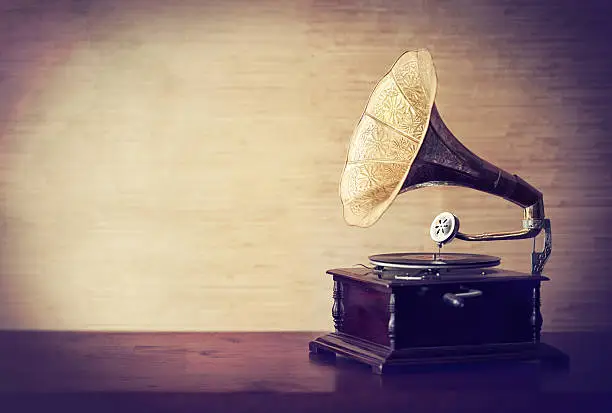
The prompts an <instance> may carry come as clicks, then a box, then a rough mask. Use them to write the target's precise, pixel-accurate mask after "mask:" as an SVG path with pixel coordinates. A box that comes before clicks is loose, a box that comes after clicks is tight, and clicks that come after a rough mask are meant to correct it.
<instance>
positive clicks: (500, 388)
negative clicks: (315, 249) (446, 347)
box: [0, 332, 612, 413]
mask: <svg viewBox="0 0 612 413" xmlns="http://www.w3.org/2000/svg"><path fill="white" fill-rule="evenodd" d="M321 334H323V333H317V332H285V333H282V332H271V333H242V332H237V333H103V332H100V333H95V332H0V411H13V410H10V409H6V410H5V408H6V407H7V406H11V407H15V406H17V407H18V409H16V410H14V411H41V409H42V410H49V409H50V408H52V409H51V410H52V411H73V410H74V411H85V410H84V409H86V411H88V412H90V411H110V410H112V411H118V410H125V411H127V410H129V411H132V412H134V411H151V410H154V411H160V410H161V411H248V412H258V411H262V412H263V411H266V412H268V411H270V410H272V411H283V410H291V411H292V413H293V412H305V411H317V412H320V411H351V412H355V411H371V410H372V409H376V410H379V409H383V408H384V409H399V411H406V409H407V408H410V409H411V410H413V411H414V410H416V411H427V412H438V411H449V412H462V411H466V412H467V411H469V412H474V411H488V412H504V411H508V412H510V411H512V412H517V411H520V412H525V411H542V410H544V411H549V410H550V411H555V412H564V411H580V412H594V411H602V412H612V361H610V359H609V358H608V357H607V355H608V351H609V350H610V349H611V348H612V334H610V333H593V332H589V333H554V334H553V333H550V334H546V333H545V334H544V335H543V341H545V342H547V343H549V344H551V345H553V346H555V347H557V348H559V349H561V350H562V351H564V352H565V353H566V354H567V355H568V356H569V357H570V366H569V367H568V368H563V367H556V368H543V367H542V366H540V365H539V364H537V363H524V362H523V363H520V362H512V363H503V364H502V363H496V364H490V363H488V364H479V365H465V366H446V367H424V368H418V369H413V370H411V371H409V372H405V373H402V374H395V375H390V376H377V375H374V374H372V373H371V370H370V368H369V367H367V366H364V365H361V364H358V363H355V362H352V361H349V360H346V359H340V358H339V359H337V360H336V361H335V362H334V361H328V360H322V359H318V358H315V357H313V356H311V355H309V352H308V342H309V341H310V340H311V339H313V338H315V337H317V336H318V335H321ZM122 408H124V409H122Z"/></svg>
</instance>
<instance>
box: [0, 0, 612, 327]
mask: <svg viewBox="0 0 612 413" xmlns="http://www.w3.org/2000/svg"><path fill="white" fill-rule="evenodd" d="M10 3H13V4H12V5H11V4H10ZM18 3H20V4H21V5H22V6H20V7H23V8H22V9H21V10H15V8H16V7H17V6H16V4H18ZM343 3H344V4H342V5H335V3H334V2H320V1H305V0H304V1H299V2H289V1H288V2H274V1H260V2H250V1H247V0H244V1H226V2H212V1H209V2H205V1H202V2H196V1H177V2H161V1H145V0H139V1H138V0H130V1H118V0H117V1H106V2H97V3H96V2H93V3H92V4H91V5H88V4H87V3H85V2H71V1H58V2H53V3H52V4H47V5H45V6H43V5H41V4H44V2H40V4H38V3H37V2H29V4H28V2H25V5H24V2H16V1H13V2H3V4H4V6H3V10H4V11H3V12H2V13H1V14H0V30H2V32H0V42H2V43H0V45H1V46H2V49H1V50H2V54H1V55H0V70H1V74H2V78H1V81H0V96H2V99H1V101H0V105H1V106H0V122H1V123H0V128H1V129H0V133H1V136H2V141H1V143H2V148H1V150H2V158H1V161H2V163H1V165H2V169H1V176H0V178H1V185H2V187H1V195H0V196H1V200H2V204H1V208H2V209H1V210H0V212H1V214H2V216H1V218H2V222H1V223H2V227H1V229H2V233H1V236H2V239H1V242H2V244H1V251H0V252H1V256H0V328H25V329H78V330H82V329H94V330H106V329H108V330H277V329H282V330H306V329H329V328H331V323H330V316H329V314H330V305H331V299H330V296H331V281H330V280H329V279H328V277H326V276H324V272H325V270H326V269H328V268H333V267H339V266H350V265H353V264H356V263H366V262H367V256H368V255H369V254H371V253H375V252H390V251H429V250H431V249H432V244H431V242H430V241H429V237H428V227H429V223H430V221H431V219H432V218H433V216H435V214H437V213H438V212H440V211H441V210H451V211H454V212H455V213H456V214H457V215H459V216H460V217H461V219H462V225H463V228H464V229H465V230H466V231H480V230H499V229H507V228H515V227H517V226H518V225H520V217H521V215H520V211H519V210H518V209H517V208H515V207H514V206H511V205H508V204H506V203H505V202H503V201H500V200H498V199H491V198H489V197H487V196H485V195H482V194H480V193H476V192H473V191H469V190H465V189H457V188H451V189H447V190H439V189H427V190H420V191H417V192H413V193H410V194H406V195H404V196H402V197H400V198H398V200H397V202H396V203H395V204H394V205H392V207H391V209H390V210H389V211H388V212H387V213H386V214H385V215H384V217H383V218H382V220H381V221H379V222H378V223H377V224H376V225H375V226H373V227H371V228H369V229H356V228H351V227H348V226H346V225H345V224H344V222H343V220H342V215H341V208H340V201H339V196H338V191H337V188H338V182H339V178H340V172H341V170H342V167H343V163H344V157H345V153H346V149H347V144H348V138H349V136H350V134H351V132H352V128H353V127H354V125H355V123H356V121H357V120H358V118H359V115H360V114H361V111H362V109H363V106H364V105H365V103H366V100H367V98H368V95H369V93H370V91H371V90H372V87H373V86H374V84H375V83H376V82H377V80H378V79H379V78H380V77H381V76H382V75H383V74H384V72H385V71H386V70H388V68H389V67H390V65H391V64H392V63H393V61H394V60H395V59H396V58H397V57H398V56H399V55H400V54H401V53H402V52H404V51H405V50H408V49H412V48H417V47H428V48H429V49H430V50H431V52H432V54H433V57H434V62H435V64H436V67H437V71H438V79H439V92H438V97H437V104H438V107H439V109H440V111H441V113H442V116H443V117H444V119H445V121H446V123H447V125H448V126H449V127H450V128H451V130H453V132H454V133H455V134H456V135H457V136H458V137H460V139H461V140H462V142H463V143H465V144H466V145H467V146H468V147H469V148H471V149H472V150H473V151H475V152H476V153H478V154H479V155H481V156H483V157H484V158H485V159H487V160H489V161H491V162H493V163H495V164H497V165H498V166H500V167H503V168H504V169H506V170H508V171H510V172H513V173H517V174H519V175H521V176H522V177H523V178H525V179H526V180H527V181H529V182H530V183H532V184H533V185H535V186H536V187H538V188H540V189H541V190H542V191H543V192H544V194H545V201H546V204H547V212H548V214H549V215H550V217H551V219H552V221H553V231H554V253H553V257H552V258H551V260H550V263H549V265H548V266H547V270H548V271H547V273H548V274H549V275H550V276H551V278H553V281H552V282H551V283H550V284H549V285H547V286H546V289H545V291H544V296H543V303H544V317H545V324H544V326H545V329H547V330H559V329H584V328H594V327H600V326H602V325H608V324H610V323H611V322H612V316H610V315H608V313H605V312H604V309H606V308H608V307H606V305H607V299H606V296H607V292H608V291H610V290H612V288H611V287H612V283H611V282H610V281H608V280H607V279H606V278H604V277H600V278H595V277H593V278H592V279H591V281H589V283H583V282H581V277H583V276H585V274H584V273H580V272H579V271H587V272H589V273H590V274H595V273H597V272H601V271H602V270H603V269H604V268H605V267H604V262H605V259H606V256H605V252H606V251H607V247H606V245H605V244H602V243H601V242H598V240H597V239H596V238H593V236H592V234H593V232H594V231H596V229H597V226H596V225H597V223H598V222H601V220H603V219H604V218H605V216H606V214H607V213H608V211H609V207H608V204H609V196H608V192H607V191H608V186H609V182H608V181H605V180H598V179H596V177H599V176H603V174H608V173H609V169H608V168H609V163H608V161H609V156H608V155H609V153H610V151H609V149H610V146H609V144H607V140H604V138H603V134H602V132H601V130H599V129H598V128H597V125H599V124H600V123H598V122H601V119H600V118H599V117H598V116H599V113H600V112H598V110H601V108H602V107H603V106H601V105H603V103H601V102H602V101H601V99H600V100H597V98H598V97H601V96H603V93H604V92H603V91H598V90H597V88H591V87H590V86H589V87H587V86H585V83H584V82H582V81H581V80H584V75H583V74H582V73H583V72H581V71H587V70H591V72H584V73H587V74H588V73H590V76H591V77H593V78H595V76H596V74H595V75H594V74H593V73H594V72H592V68H591V69H587V68H584V67H583V66H582V65H581V64H580V62H579V61H577V60H576V56H578V54H579V53H586V52H585V51H584V49H580V48H576V47H575V46H573V44H574V43H572V42H574V40H573V39H574V38H573V37H572V36H574V35H575V34H576V28H575V27H574V26H571V23H563V24H566V26H564V29H563V30H562V28H560V27H558V26H559V25H561V22H562V21H565V20H562V17H559V16H562V15H560V14H559V13H560V12H559V13H557V14H554V13H552V14H551V16H552V17H551V18H550V20H549V21H548V23H546V24H544V23H542V22H543V20H542V14H543V13H548V11H546V10H544V9H542V8H538V7H534V6H531V7H529V8H528V7H527V6H525V5H523V6H520V7H519V6H513V5H512V3H508V4H505V5H503V6H484V4H486V2H484V1H482V2H467V1H464V2H454V3H453V2H420V1H419V2H412V3H413V5H412V6H407V5H406V3H410V2H400V1H395V2H393V1H371V2H367V1H362V2H359V3H354V4H351V3H349V2H343ZM461 3H463V4H461ZM477 3H481V4H482V5H480V6H479V5H478V4H477ZM468 5H470V6H469V7H468ZM559 10H562V9H559ZM562 11H563V10H562ZM563 12H567V11H563ZM593 13H594V15H597V12H596V11H593ZM555 16H557V17H555ZM555 19H557V20H555ZM575 24H578V23H575ZM567 25H569V26H567ZM572 27H573V28H572ZM572 30H573V31H572ZM529 33H532V35H531V36H530V35H529ZM589 56H590V55H589ZM604 58H605V56H602V57H600V59H604ZM589 99H590V100H589ZM604 103H605V102H604ZM589 105H591V106H589ZM598 105H599V106H598ZM606 145H607V146H606ZM602 154H603V155H602ZM606 156H608V157H606ZM600 241H601V240H600ZM449 249H450V250H453V251H474V252H479V253H491V254H497V255H500V256H501V257H502V259H503V264H504V266H506V267H508V268H515V269H519V270H527V269H528V265H529V262H528V261H529V253H530V249H531V243H530V241H521V242H500V243H496V244H487V245H472V244H470V245H466V244H461V243H460V241H457V242H455V243H453V244H451V245H450V246H449ZM585 257H586V258H585Z"/></svg>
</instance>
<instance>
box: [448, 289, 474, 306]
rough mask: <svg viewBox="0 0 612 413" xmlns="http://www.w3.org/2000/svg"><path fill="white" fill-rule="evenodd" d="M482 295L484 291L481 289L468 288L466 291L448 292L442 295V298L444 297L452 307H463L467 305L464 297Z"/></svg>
mask: <svg viewBox="0 0 612 413" xmlns="http://www.w3.org/2000/svg"><path fill="white" fill-rule="evenodd" d="M481 295H482V291H480V290H471V289H470V290H468V291H466V292H464V293H456V294H453V293H446V294H444V295H443V296H442V298H443V299H444V302H445V303H446V304H448V305H450V306H452V307H458V308H461V307H463V306H464V305H465V302H464V301H463V299H464V298H472V297H478V296H481Z"/></svg>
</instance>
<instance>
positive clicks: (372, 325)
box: [310, 269, 559, 372]
mask: <svg viewBox="0 0 612 413" xmlns="http://www.w3.org/2000/svg"><path fill="white" fill-rule="evenodd" d="M328 274H330V275H331V276H332V277H333V281H334V295H333V300H334V301H333V303H332V316H333V319H334V324H335V328H336V331H335V332H334V333H331V334H328V335H325V336H322V337H319V338H317V339H316V340H313V341H312V342H311V343H310V349H311V351H312V352H314V353H327V354H339V355H343V356H347V357H351V358H354V359H357V360H359V361H362V362H366V363H368V364H370V365H372V367H373V369H374V371H376V372H382V371H383V370H387V369H389V368H391V367H399V366H402V365H407V364H420V363H431V362H463V361H484V360H491V359H534V358H538V359H541V358H542V357H543V356H553V355H559V354H558V353H557V352H555V351H554V349H552V348H550V347H549V346H546V345H545V344H543V343H541V342H540V330H541V327H542V316H541V312H540V288H541V283H542V282H543V281H547V280H548V278H546V277H544V276H541V275H531V274H523V273H517V272H512V271H505V270H489V271H487V274H486V275H482V276H478V277H465V278H460V277H452V278H451V277H447V278H437V279H430V280H410V281H406V280H395V279H382V278H379V277H378V276H377V275H376V274H374V273H373V272H372V271H370V270H368V269H337V270H330V271H328ZM466 293H468V294H466ZM462 295H463V296H464V297H462Z"/></svg>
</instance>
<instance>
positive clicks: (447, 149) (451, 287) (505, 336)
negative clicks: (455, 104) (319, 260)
mask: <svg viewBox="0 0 612 413" xmlns="http://www.w3.org/2000/svg"><path fill="white" fill-rule="evenodd" d="M436 84H437V79H436V73H435V68H434V65H433V61H432V58H431V55H430V53H429V52H428V51H427V50H423V49H421V50H416V51H410V52H406V53H404V54H403V55H402V56H401V57H400V58H399V59H398V60H397V61H396V62H395V64H394V65H393V66H392V67H391V69H390V71H389V72H388V73H387V74H386V75H385V76H384V77H383V78H382V80H380V81H379V83H378V84H377V85H376V87H375V89H374V91H373V92H372V94H371V96H370V99H369V101H368V103H367V105H366V108H365V110H364V112H363V114H362V116H361V118H360V119H359V122H358V124H357V126H356V128H355V131H354V133H353V136H352V138H351V141H350V146H349V150H348V156H347V161H346V164H345V167H344V171H343V174H342V180H341V184H340V196H341V198H342V203H343V206H344V218H345V220H346V222H347V223H348V224H350V225H355V226H359V227H368V226H371V225H372V224H374V223H375V222H376V221H377V220H378V219H379V218H380V216H381V215H382V214H383V213H384V212H385V210H386V209H387V208H388V207H389V205H390V204H391V203H392V202H393V200H394V199H395V197H396V196H397V195H398V194H400V193H404V192H408V191H411V190H415V189H418V188H422V187H426V186H445V185H459V186H464V187H469V188H473V189H476V190H479V191H483V192H486V193H489V194H492V195H497V196H499V197H502V198H504V199H506V200H508V201H511V202H513V203H514V204H516V205H518V206H520V207H521V208H523V211H524V218H523V225H522V229H520V230H516V231H512V232H503V233H491V234H478V235H469V234H465V233H463V232H460V231H459V220H458V219H457V218H456V217H455V216H454V215H453V214H451V213H448V212H444V213H442V214H440V215H438V216H437V217H436V218H435V219H434V222H433V223H432V224H431V227H430V235H431V238H432V240H433V241H434V242H435V243H436V244H437V247H438V248H434V250H436V249H437V250H438V252H437V253H436V252H434V253H431V254H425V253H397V254H381V255H374V256H370V257H369V260H370V263H371V267H365V268H363V267H361V268H359V267H354V268H341V269H334V270H329V271H327V273H328V274H330V275H332V276H333V280H334V293H333V300H334V301H333V306H332V317H333V320H334V324H335V329H336V331H335V332H334V333H331V334H327V335H325V336H322V337H319V338H317V339H315V340H313V341H311V342H310V351H311V352H312V353H317V354H328V355H336V354H338V355H342V356H346V357H349V358H353V359H356V360H358V361H361V362H364V363H367V364H369V365H371V366H372V368H373V371H375V372H377V373H382V372H383V371H386V370H389V369H391V368H393V367H396V366H404V365H410V364H415V363H416V364H421V363H440V362H465V361H484V360H493V359H494V360H499V359H522V360H526V359H527V360H536V359H538V360H542V359H546V358H548V357H560V356H562V354H560V353H559V352H558V351H557V350H556V349H554V348H553V347H550V346H548V345H546V344H544V343H542V342H540V330H541V326H542V316H541V313H540V285H541V282H542V281H547V280H548V278H547V277H545V276H543V275H542V270H543V268H544V264H545V263H546V260H547V259H548V257H549V255H550V253H551V246H552V245H551V227H550V221H549V219H548V218H546V216H545V213H544V203H543V198H542V193H540V192H539V191H538V190H537V189H535V188H534V187H532V186H531V185H529V184H528V183H527V182H525V181H524V180H523V179H521V178H520V177H518V176H516V175H512V174H509V173H508V172H506V171H504V170H502V169H500V168H498V167H496V166H494V165H492V164H491V163H489V162H487V161H485V160H483V159H481V158H479V157H478V156H476V155H475V154H473V153H472V152H470V151H469V150H468V149H467V148H466V147H465V146H463V145H462V144H461V143H460V142H459V140H458V139H457V138H456V137H455V136H453V134H452V133H451V132H450V131H449V129H448V128H447V127H446V125H445V124H444V122H443V121H442V119H441V117H440V115H439V114H438V111H437V109H436V106H435V104H434V100H435V95H436ZM542 231H543V232H544V248H543V251H541V252H536V250H535V237H536V236H537V235H538V234H540V233H541V232H542ZM454 238H456V239H459V240H463V241H494V240H516V239H526V238H534V251H533V252H532V256H531V261H532V266H531V267H532V271H531V273H530V274H527V273H519V272H515V271H509V270H504V269H500V268H496V267H497V266H498V265H499V264H500V258H498V257H493V256H486V255H476V254H456V253H455V254H453V253H441V252H440V248H441V247H442V245H443V244H446V243H448V242H450V241H451V240H453V239H454Z"/></svg>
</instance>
